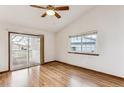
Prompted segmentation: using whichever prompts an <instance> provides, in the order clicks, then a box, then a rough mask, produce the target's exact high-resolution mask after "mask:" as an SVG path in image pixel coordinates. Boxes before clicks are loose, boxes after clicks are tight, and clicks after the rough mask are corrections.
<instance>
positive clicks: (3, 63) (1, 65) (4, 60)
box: [0, 25, 55, 72]
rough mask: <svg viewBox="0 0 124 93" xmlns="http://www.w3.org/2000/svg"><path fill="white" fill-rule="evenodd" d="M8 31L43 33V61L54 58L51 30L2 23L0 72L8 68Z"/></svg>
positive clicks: (0, 33)
mask: <svg viewBox="0 0 124 93" xmlns="http://www.w3.org/2000/svg"><path fill="white" fill-rule="evenodd" d="M8 31H11V32H21V33H29V34H38V35H39V34H44V37H45V42H44V43H45V46H44V47H45V51H44V52H45V62H48V61H53V60H55V54H54V53H55V50H54V48H55V47H54V45H55V44H54V43H55V42H54V41H55V36H54V33H53V32H47V31H40V30H37V29H33V28H30V29H29V28H25V27H18V26H8V25H7V26H5V25H3V26H0V72H2V71H6V70H8Z"/></svg>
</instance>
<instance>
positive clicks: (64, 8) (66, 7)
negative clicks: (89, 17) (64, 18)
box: [54, 6, 69, 11]
mask: <svg viewBox="0 0 124 93" xmlns="http://www.w3.org/2000/svg"><path fill="white" fill-rule="evenodd" d="M54 10H58V11H59V10H60V11H62V10H69V6H60V7H55V8H54Z"/></svg>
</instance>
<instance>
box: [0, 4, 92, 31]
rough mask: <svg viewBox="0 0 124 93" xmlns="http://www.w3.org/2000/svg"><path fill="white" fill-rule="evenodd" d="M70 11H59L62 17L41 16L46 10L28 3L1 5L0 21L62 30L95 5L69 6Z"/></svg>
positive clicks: (43, 28)
mask: <svg viewBox="0 0 124 93" xmlns="http://www.w3.org/2000/svg"><path fill="white" fill-rule="evenodd" d="M69 7H70V10H69V11H61V12H60V11H59V12H58V13H59V14H60V15H61V16H62V18H60V19H57V18H56V17H54V16H47V17H45V18H42V17H40V15H42V14H43V13H44V11H45V10H42V9H37V8H33V7H30V6H27V5H1V6H0V23H2V22H4V23H6V24H10V25H11V24H12V25H20V26H24V27H32V28H37V29H42V30H46V31H53V32H55V31H60V30H61V29H62V28H63V27H65V26H66V25H68V24H70V23H71V22H73V21H74V20H76V19H77V18H79V17H80V16H82V15H83V14H84V13H85V12H86V11H88V10H89V9H91V8H92V7H93V6H86V5H85V6H84V5H82V6H80V5H73V6H69Z"/></svg>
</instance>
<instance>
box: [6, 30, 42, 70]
mask: <svg viewBox="0 0 124 93" xmlns="http://www.w3.org/2000/svg"><path fill="white" fill-rule="evenodd" d="M12 33H13V34H20V35H30V36H39V37H40V64H39V65H42V64H44V35H42V34H40V35H35V34H27V33H19V32H8V57H9V58H8V71H11V69H10V66H11V65H10V64H11V63H10V56H11V53H10V47H11V46H10V45H11V42H10V38H11V37H10V34H12ZM35 66H36V65H35ZM30 67H33V66H30ZM26 68H29V67H26ZM22 69H24V68H22Z"/></svg>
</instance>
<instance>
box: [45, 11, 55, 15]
mask: <svg viewBox="0 0 124 93" xmlns="http://www.w3.org/2000/svg"><path fill="white" fill-rule="evenodd" d="M46 13H47V15H49V16H52V15H55V12H54V11H53V10H47V11H46Z"/></svg>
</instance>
